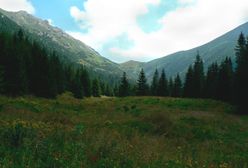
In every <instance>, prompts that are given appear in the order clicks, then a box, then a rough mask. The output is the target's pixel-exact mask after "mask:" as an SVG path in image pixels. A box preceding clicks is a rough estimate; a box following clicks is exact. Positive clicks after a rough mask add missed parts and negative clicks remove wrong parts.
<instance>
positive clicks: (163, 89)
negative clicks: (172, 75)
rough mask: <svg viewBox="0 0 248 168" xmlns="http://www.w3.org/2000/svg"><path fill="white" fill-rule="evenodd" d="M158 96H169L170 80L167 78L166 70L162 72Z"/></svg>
mask: <svg viewBox="0 0 248 168" xmlns="http://www.w3.org/2000/svg"><path fill="white" fill-rule="evenodd" d="M158 95H159V96H168V95H169V93H168V80H167V78H166V75H165V72H164V69H163V70H162V73H161V76H160V78H159V82H158Z"/></svg>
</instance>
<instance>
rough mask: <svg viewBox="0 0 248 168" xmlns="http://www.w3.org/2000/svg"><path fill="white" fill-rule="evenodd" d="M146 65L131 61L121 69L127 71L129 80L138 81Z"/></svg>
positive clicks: (123, 64) (122, 65)
mask: <svg viewBox="0 0 248 168" xmlns="http://www.w3.org/2000/svg"><path fill="white" fill-rule="evenodd" d="M144 65H145V63H144V62H139V61H133V60H131V61H128V62H124V63H122V64H120V67H121V69H122V70H123V71H125V72H126V73H127V74H128V75H129V78H131V79H137V78H138V75H139V72H140V70H141V68H142V67H143V66H144Z"/></svg>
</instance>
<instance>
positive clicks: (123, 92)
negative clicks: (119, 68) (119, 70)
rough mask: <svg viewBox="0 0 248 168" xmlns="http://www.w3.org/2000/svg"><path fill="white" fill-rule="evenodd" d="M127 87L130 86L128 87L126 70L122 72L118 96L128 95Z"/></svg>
mask: <svg viewBox="0 0 248 168" xmlns="http://www.w3.org/2000/svg"><path fill="white" fill-rule="evenodd" d="M129 89H130V88H129V83H128V80H127V76H126V72H123V76H122V78H121V83H120V86H119V96H120V97H125V96H129Z"/></svg>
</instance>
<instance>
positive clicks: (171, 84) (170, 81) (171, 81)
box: [168, 77, 174, 96]
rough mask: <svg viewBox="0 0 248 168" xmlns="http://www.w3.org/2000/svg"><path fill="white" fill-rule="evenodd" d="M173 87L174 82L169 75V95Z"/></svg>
mask: <svg viewBox="0 0 248 168" xmlns="http://www.w3.org/2000/svg"><path fill="white" fill-rule="evenodd" d="M173 87H174V82H173V79H172V77H170V79H169V84H168V91H169V96H172V92H173Z"/></svg>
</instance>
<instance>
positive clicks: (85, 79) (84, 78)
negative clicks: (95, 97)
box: [80, 68, 91, 97]
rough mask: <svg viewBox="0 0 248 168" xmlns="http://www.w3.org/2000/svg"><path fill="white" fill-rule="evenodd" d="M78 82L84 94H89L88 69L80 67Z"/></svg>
mask: <svg viewBox="0 0 248 168" xmlns="http://www.w3.org/2000/svg"><path fill="white" fill-rule="evenodd" d="M80 82H81V84H82V87H83V93H84V96H86V97H90V96H91V81H90V76H89V73H88V71H87V70H86V69H85V68H81V74H80Z"/></svg>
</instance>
